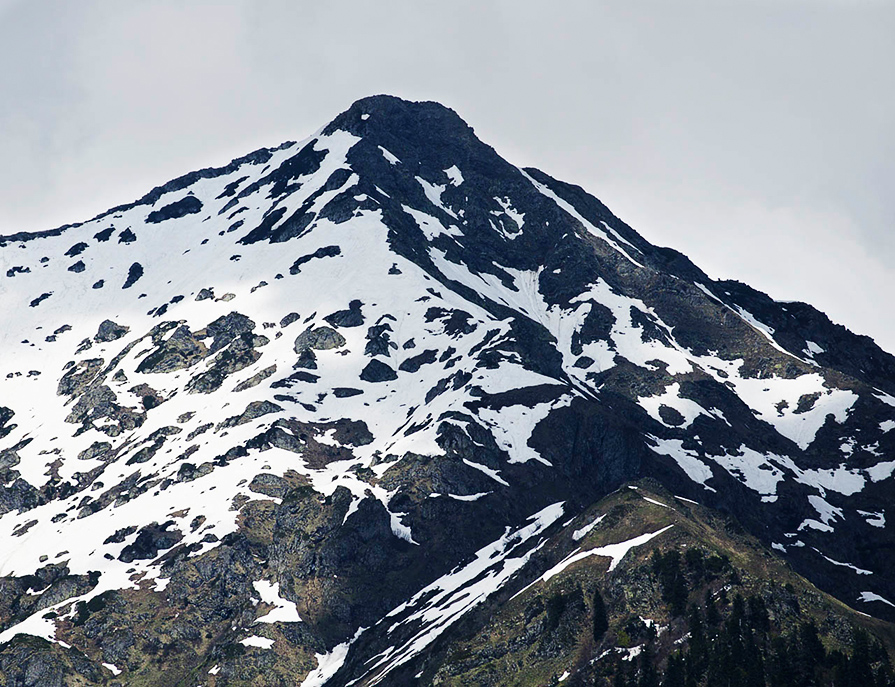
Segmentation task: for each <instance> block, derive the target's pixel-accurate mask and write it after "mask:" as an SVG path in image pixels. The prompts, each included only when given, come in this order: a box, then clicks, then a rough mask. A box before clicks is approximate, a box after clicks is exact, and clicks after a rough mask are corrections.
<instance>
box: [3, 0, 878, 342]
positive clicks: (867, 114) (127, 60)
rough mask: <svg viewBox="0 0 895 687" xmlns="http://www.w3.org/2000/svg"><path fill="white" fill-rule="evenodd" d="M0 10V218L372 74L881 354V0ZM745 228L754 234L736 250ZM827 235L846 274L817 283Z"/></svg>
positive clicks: (140, 171) (90, 5) (104, 199)
mask: <svg viewBox="0 0 895 687" xmlns="http://www.w3.org/2000/svg"><path fill="white" fill-rule="evenodd" d="M0 18H2V21H0V60H2V62H3V64H4V65H5V66H8V65H12V67H11V68H7V69H4V70H2V72H0V92H3V93H4V98H3V99H2V100H0V151H2V152H3V154H4V165H3V166H2V168H0V233H6V232H9V231H16V230H21V229H40V228H46V227H48V226H54V225H58V224H62V223H64V222H69V221H75V220H79V219H85V218H87V217H89V216H92V215H93V214H96V213H98V212H101V211H102V210H104V209H105V208H107V207H110V206H112V205H115V204H118V203H122V202H127V201H128V200H131V199H133V198H135V197H138V196H139V195H142V193H144V192H145V191H146V190H147V189H148V188H150V187H151V186H154V185H156V184H158V183H161V182H163V181H165V180H167V179H169V178H172V177H174V176H177V175H179V174H182V173H184V172H186V171H188V170H191V169H196V168H198V167H203V166H208V165H213V164H223V163H225V162H227V161H228V160H229V159H230V158H232V157H235V156H237V155H240V154H243V153H245V152H247V151H249V150H251V149H254V148H257V147H260V146H263V145H275V144H278V143H280V142H281V141H283V140H286V139H297V138H303V137H304V136H307V135H309V134H310V133H312V132H313V131H314V130H316V129H317V128H318V127H320V126H322V125H323V124H325V123H326V122H327V121H329V120H330V119H331V118H332V117H333V116H334V115H335V114H337V113H338V112H340V111H341V110H343V109H345V108H346V107H347V106H348V105H349V104H350V103H351V102H352V101H353V100H355V99H357V98H360V97H363V96H366V95H370V94H373V93H383V92H385V93H393V94H395V95H399V96H403V97H406V98H411V99H432V100H439V101H441V102H444V103H445V104H447V105H449V106H451V107H454V108H455V109H456V110H457V111H458V112H459V113H460V114H461V116H463V117H464V118H466V119H467V121H469V122H470V123H471V124H472V125H473V126H474V127H475V129H476V131H477V133H478V134H479V135H480V137H482V138H483V139H484V140H485V141H487V142H488V143H490V144H492V145H493V146H494V147H495V148H496V149H497V150H498V151H499V152H501V153H502V154H504V155H505V156H506V157H507V158H508V159H510V160H511V161H512V162H514V163H516V164H524V165H534V166H537V167H540V168H542V169H544V170H545V171H547V172H549V173H551V174H553V175H554V176H557V177H559V178H562V179H566V180H568V181H571V182H574V183H578V184H580V185H582V186H584V187H585V188H587V189H588V190H589V191H591V192H593V193H594V194H595V195H597V196H599V197H600V198H601V200H603V201H604V202H605V203H607V204H608V205H609V206H610V207H611V208H614V209H616V210H617V211H618V212H619V214H620V215H622V216H623V217H625V218H627V219H629V220H630V221H631V223H632V225H633V226H634V228H635V229H638V230H640V231H642V232H643V233H644V234H646V235H647V237H648V238H651V239H654V240H657V241H659V242H666V243H672V244H674V247H677V248H679V249H682V250H683V251H684V252H687V253H690V254H691V255H692V257H694V259H695V260H696V261H697V262H699V263H704V262H705V263H706V264H705V265H704V266H705V267H707V268H708V269H709V271H713V270H716V271H717V273H718V274H724V275H729V276H738V277H739V278H741V279H743V280H746V281H750V282H752V285H753V286H755V287H757V288H759V289H762V290H764V291H767V292H768V293H770V294H771V295H773V296H775V297H790V296H788V294H794V295H792V296H791V297H796V298H803V299H805V300H809V301H811V302H812V303H814V304H815V305H817V306H818V307H820V308H821V309H824V310H827V311H829V312H830V314H831V315H833V316H834V318H835V319H838V320H841V321H842V322H844V323H845V324H847V325H848V326H850V327H852V328H854V329H857V330H859V331H863V332H867V333H870V334H872V335H874V336H876V337H878V338H879V339H880V340H881V341H883V342H885V343H886V345H887V346H888V347H889V348H890V349H892V350H895V323H889V322H887V321H886V320H885V318H880V317H876V318H873V317H872V316H871V315H870V314H869V313H871V312H878V311H879V310H880V309H881V308H882V306H883V304H884V302H883V299H882V297H881V294H883V293H886V292H891V291H893V290H895V279H893V278H892V274H891V270H890V269H889V268H888V265H889V264H895V232H893V231H892V227H893V226H895V201H893V199H892V194H891V189H892V188H893V186H895V130H893V127H892V126H891V122H892V121H895V91H893V89H891V88H890V87H889V84H891V83H893V82H895V42H893V41H892V40H891V36H892V35H895V4H893V3H885V2H871V1H859V0H854V1H848V0H829V1H825V2H808V0H774V1H773V2H771V1H770V0H742V1H738V2H735V1H733V0H723V1H718V0H711V1H709V0H680V1H679V2H675V3H668V2H667V1H666V0H642V1H641V2H637V3H623V2H606V1H604V2H592V1H588V2H584V1H569V2H566V3H562V5H561V7H560V8H559V9H558V8H557V7H555V6H548V5H547V4H545V3H540V2H533V1H532V0H514V1H513V2H510V1H509V0H490V1H486V2H472V1H471V0H463V1H460V2H454V3H435V2H418V1H416V0H414V1H411V0H383V1H382V2H377V3H370V2H363V1H361V0H344V1H343V2H340V3H320V2H309V1H307V0H302V1H294V0H288V1H287V0H254V1H250V0H230V1H228V2H220V1H217V2H209V1H202V0H197V1H196V2H190V3H183V2H175V1H173V0H135V1H134V2H129V3H120V2H111V1H110V0H83V1H82V2H79V3H77V4H73V3H68V2H64V1H62V0H34V1H33V2H27V3H26V2H11V1H10V0H0ZM750 227H751V229H750ZM756 227H759V228H758V229H756ZM684 229H686V231H684ZM660 231H661V232H662V233H653V232H660ZM748 231H752V232H756V231H759V232H764V233H762V234H760V235H761V237H762V240H763V241H765V242H766V243H768V244H769V245H771V244H773V245H776V247H777V249H776V251H775V252H773V253H772V255H771V256H770V257H768V256H767V255H765V256H761V254H757V253H755V252H754V251H750V250H749V249H750V248H751V247H752V246H751V244H750V245H741V244H740V242H741V239H740V237H741V236H742V235H744V233H745V234H746V235H748V234H747V232H748ZM666 236H667V237H668V239H669V240H668V241H663V239H664V237H666ZM694 236H695V237H698V238H697V240H695V241H694V240H692V239H691V237H694ZM702 237H706V238H705V239H704V240H706V241H707V240H709V238H710V239H711V240H712V241H713V243H712V244H706V245H703V244H701V243H700V241H702V240H703V238H702ZM725 244H726V245H728V246H739V247H738V248H737V249H736V250H727V251H726V252H725V251H723V250H721V249H720V248H718V249H716V248H715V246H723V245H725ZM712 251H715V252H714V253H713V252H712ZM778 254H780V255H786V256H788V258H787V259H786V260H782V261H781V262H779V263H778V262H776V261H775V259H774V258H773V256H774V255H778ZM700 256H704V257H700ZM830 256H835V257H836V259H837V261H838V259H839V258H841V257H842V256H846V257H847V260H845V262H840V263H839V264H840V265H847V266H848V270H850V271H851V274H848V275H846V274H844V268H840V270H839V272H838V273H837V274H838V275H839V277H840V278H841V280H840V283H839V286H838V287H837V288H833V287H831V282H830V281H829V280H827V279H824V278H823V275H828V274H829V273H830V269H831V264H830V260H831V258H830ZM706 261H707V262H706ZM756 261H757V262H756ZM794 261H795V262H794ZM796 262H797V263H798V264H797V265H796ZM794 265H796V266H795V267H794ZM797 275H798V279H796V276H797ZM837 293H838V294H841V293H849V294H850V296H849V298H850V300H851V302H852V306H850V307H848V308H842V307H841V306H840V305H839V304H840V303H841V299H840V300H837V295H836V294H837ZM865 311H866V312H865Z"/></svg>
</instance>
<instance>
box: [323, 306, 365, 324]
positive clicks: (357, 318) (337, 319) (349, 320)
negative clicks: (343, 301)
mask: <svg viewBox="0 0 895 687" xmlns="http://www.w3.org/2000/svg"><path fill="white" fill-rule="evenodd" d="M362 306H363V303H361V302H360V301H358V300H353V301H351V302H350V303H349V304H348V309H347V310H339V311H337V312H334V313H332V314H331V315H327V316H326V317H324V318H323V319H324V320H326V321H327V322H329V323H330V324H331V325H332V326H333V327H360V326H361V325H362V324H363V323H364V315H363V313H362V312H361V307H362Z"/></svg>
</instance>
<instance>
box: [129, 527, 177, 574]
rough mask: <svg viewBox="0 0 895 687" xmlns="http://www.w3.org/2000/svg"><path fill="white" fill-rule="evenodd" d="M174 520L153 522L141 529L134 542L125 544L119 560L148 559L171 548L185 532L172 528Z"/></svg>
mask: <svg viewBox="0 0 895 687" xmlns="http://www.w3.org/2000/svg"><path fill="white" fill-rule="evenodd" d="M172 525H174V521H172V520H169V521H168V522H166V523H164V524H163V525H158V524H157V523H153V524H152V525H147V526H146V527H143V528H141V529H140V532H139V534H137V538H136V539H135V540H134V542H133V543H132V544H128V545H127V546H125V547H124V548H123V549H122V551H121V554H120V555H119V556H118V560H120V561H123V562H124V563H131V562H133V561H135V560H146V559H151V558H155V557H156V556H158V553H159V551H163V550H165V549H170V548H171V547H172V546H174V545H175V544H176V543H177V542H179V541H180V540H181V539H183V533H182V532H180V530H178V529H176V528H175V529H170V530H169V528H170V527H172Z"/></svg>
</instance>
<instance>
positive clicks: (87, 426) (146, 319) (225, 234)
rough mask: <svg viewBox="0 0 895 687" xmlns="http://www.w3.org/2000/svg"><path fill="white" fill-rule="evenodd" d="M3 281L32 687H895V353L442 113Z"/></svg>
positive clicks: (2, 392)
mask: <svg viewBox="0 0 895 687" xmlns="http://www.w3.org/2000/svg"><path fill="white" fill-rule="evenodd" d="M772 249H773V247H772V246H769V247H768V250H772ZM0 255H2V266H3V270H2V273H0V279H2V281H0V284H2V287H0V312H2V313H3V318H4V322H3V324H4V326H3V328H2V331H0V473H2V474H0V483H2V487H0V537H2V539H0V540H2V541H3V542H4V546H3V548H2V552H0V575H2V576H3V577H2V578H0V630H2V631H0V647H2V648H0V684H10V685H69V684H72V685H75V684H128V685H140V684H146V685H157V684H183V685H191V686H192V685H196V684H202V685H216V686H223V685H240V684H258V685H281V684H282V685H296V684H302V685H304V687H314V686H317V685H323V684H327V685H329V686H330V687H334V686H336V685H349V684H352V685H375V684H381V685H399V684H400V685H403V684H493V685H501V684H549V683H550V682H551V681H556V682H559V681H565V680H569V681H570V682H569V683H568V684H572V683H581V684H586V683H587V681H590V683H591V684H592V683H593V681H594V680H597V681H599V680H604V679H605V680H608V679H617V680H622V681H624V680H626V679H628V678H631V679H638V680H639V679H641V678H642V679H647V678H643V675H647V674H648V673H649V671H650V670H654V671H656V676H658V675H659V674H660V673H661V672H662V671H666V673H667V671H671V674H672V678H667V674H666V678H667V679H674V675H675V673H674V671H676V670H679V667H676V666H678V664H679V662H683V663H680V665H685V666H693V665H698V655H697V654H698V652H697V653H696V654H693V655H695V656H697V658H692V657H691V659H688V658H687V657H686V656H688V655H690V654H684V653H680V652H683V651H685V650H686V651H691V649H693V646H692V645H693V644H694V641H693V638H694V637H697V638H698V637H699V636H703V637H704V636H705V632H703V633H702V635H700V634H699V633H700V632H702V630H700V629H699V628H700V627H701V626H700V625H699V621H698V620H697V621H694V618H696V617H697V616H698V615H699V613H703V614H707V613H708V612H709V610H710V608H715V613H717V614H718V622H717V623H716V625H715V626H717V627H721V626H722V624H724V625H723V627H725V628H727V626H728V625H729V624H731V623H733V625H731V627H734V626H735V628H740V629H736V631H735V632H734V630H730V632H731V633H732V634H729V635H724V636H725V637H734V638H735V639H736V641H734V640H730V641H731V642H732V644H731V646H733V645H736V646H739V644H738V643H742V642H744V641H746V640H745V639H743V637H744V636H745V635H743V634H742V632H745V631H746V630H742V628H747V629H748V632H749V633H759V634H754V635H753V634H749V635H748V636H749V637H751V639H750V640H749V641H750V642H752V644H751V645H750V646H755V647H758V648H756V649H755V651H756V652H758V653H757V654H756V656H758V658H757V659H756V660H755V661H752V662H751V663H752V664H753V665H757V664H759V663H761V661H765V660H766V661H767V662H768V663H767V665H768V672H767V675H766V677H767V679H768V680H771V679H772V678H771V677H770V676H772V675H776V674H777V673H773V671H772V668H773V665H777V666H778V667H779V665H782V664H781V661H782V662H783V663H785V661H788V660H789V658H787V657H789V656H790V654H787V653H786V652H787V651H789V649H786V647H787V646H790V645H787V644H786V642H787V641H790V639H787V638H791V637H796V638H798V637H808V639H807V640H805V642H807V643H805V642H803V643H802V644H799V643H798V642H797V643H796V644H793V645H792V646H794V647H796V648H793V649H792V651H793V652H795V653H794V654H792V655H796V654H797V655H799V656H801V655H803V654H804V651H802V648H801V647H803V645H804V646H814V647H815V649H816V646H815V644H813V643H812V642H813V641H814V640H812V639H811V637H815V638H818V637H819V639H818V641H819V642H822V643H823V647H822V648H823V656H822V657H821V658H823V660H824V661H828V663H823V662H822V661H821V658H818V657H820V656H821V652H819V651H817V650H812V651H813V653H811V652H809V653H810V655H811V656H813V657H814V659H812V660H815V663H811V664H810V666H815V667H817V666H819V667H817V671H818V673H817V675H818V676H820V677H818V678H817V679H821V677H822V678H823V679H827V678H829V679H830V680H832V679H834V678H835V679H839V678H838V677H836V676H837V675H845V674H851V675H862V674H863V673H862V672H861V671H863V670H864V668H865V667H866V669H867V670H871V671H872V670H876V671H878V672H879V674H880V676H881V677H880V678H879V679H880V680H881V681H882V682H880V683H879V684H886V682H885V680H887V679H888V678H887V677H886V675H885V670H886V665H887V663H886V661H887V658H886V651H887V650H889V651H891V650H892V649H893V648H895V639H893V637H895V633H893V625H892V624H891V623H892V621H895V578H893V576H892V574H891V564H892V561H893V543H895V538H893V530H892V527H891V525H890V524H889V522H888V520H887V513H886V511H887V509H888V504H891V503H893V502H895V480H893V478H892V477H893V472H895V432H892V429H893V428H895V358H893V356H891V355H889V354H888V353H886V352H884V351H883V350H881V349H880V348H878V347H877V346H876V345H875V344H874V343H873V341H872V340H870V339H869V338H867V337H863V336H857V335H854V334H852V333H851V332H849V331H847V330H846V329H845V328H843V327H841V326H839V325H835V324H833V323H831V322H830V321H829V320H828V319H827V318H826V317H825V316H824V315H823V314H822V313H820V312H818V311H817V310H815V309H814V308H812V307H811V306H809V305H806V304H802V303H778V302H775V301H773V300H772V299H771V298H769V297H768V296H766V295H764V294H762V293H760V292H757V291H755V290H753V289H751V288H749V287H748V286H746V285H744V284H740V283H737V282H724V281H713V280H711V279H710V278H709V277H708V276H706V275H705V274H704V273H703V272H702V271H701V270H700V269H699V268H698V267H697V266H695V265H694V264H693V263H691V262H690V261H689V260H688V259H687V258H686V257H685V256H683V255H681V254H680V253H677V252H675V251H673V250H671V249H668V248H660V247H656V246H653V245H651V244H650V243H648V242H647V241H645V240H644V239H643V238H642V237H640V236H639V235H638V234H637V233H636V232H635V231H634V230H633V229H631V228H630V227H628V226H627V225H626V224H625V223H624V222H622V221H621V220H619V219H618V218H617V217H615V216H614V215H613V214H612V213H611V212H610V211H609V210H608V209H607V208H606V207H605V206H604V205H603V204H602V203H600V202H599V201H598V200H597V199H596V198H594V197H593V196H590V195H588V194H587V193H585V192H584V191H583V190H582V189H581V188H579V187H577V186H573V185H570V184H566V183H563V182H561V181H558V180H556V179H553V178H552V177H550V176H548V175H547V174H545V173H543V172H541V171H539V170H536V169H519V168H517V167H514V166H513V165H511V164H510V163H508V162H506V161H505V160H503V159H502V158H501V157H500V156H499V155H498V154H497V153H496V152H495V151H494V150H493V149H492V148H490V147H489V146H487V145H486V144H484V143H482V142H481V141H479V140H478V139H477V138H476V136H475V134H474V132H473V130H472V129H471V128H470V127H469V126H468V125H467V124H466V123H465V122H463V121H462V119H460V117H458V116H457V114H456V113H454V112H453V111H452V110H450V109H448V108H445V107H443V106H442V105H439V104H437V103H412V102H406V101H403V100H400V99H397V98H393V97H388V96H376V97H372V98H366V99H363V100H360V101H358V102H356V103H354V104H353V105H352V106H351V107H350V108H349V109H348V110H347V111H345V112H344V113H342V114H340V115H339V116H338V117H336V118H335V119H334V120H333V121H332V122H331V123H330V124H328V125H327V126H326V127H324V128H323V129H321V130H320V131H319V132H318V133H317V134H315V135H314V136H312V137H311V138H309V139H307V140H305V141H303V142H301V143H294V142H288V143H285V144H283V145H281V146H279V147H277V148H272V149H262V150H259V151H255V152H254V153H251V154H250V155H247V156H246V157H243V158H239V159H237V160H234V161H233V162H231V163H230V164H229V165H227V166H226V167H222V168H215V169H203V170H200V171H198V172H194V173H191V174H187V175H186V176H183V177H180V178H178V179H175V180H173V181H170V182H168V183H167V184H165V185H164V186H160V187H158V188H155V189H153V190H152V191H151V192H149V193H148V194H146V195H145V196H144V197H143V198H141V199H140V200H138V201H136V202H134V203H131V204H128V205H123V206H120V207H116V208H113V209H112V210H109V211H108V212H106V213H104V214H102V215H100V216H99V217H96V218H94V219H93V220H90V221H89V222H85V223H83V224H73V225H67V226H64V227H60V228H58V229H53V230H50V231H46V232H37V233H24V232H23V233H18V234H12V235H8V236H2V237H0ZM629 487H632V488H629ZM653 552H655V553H653ZM691 552H692V553H691ZM675 556H677V559H675ZM697 559H699V560H701V561H703V563H699V562H698V561H697ZM674 560H677V563H675V562H674ZM669 561H671V562H669ZM681 561H684V563H681ZM706 561H712V563H711V564H710V566H709V567H710V569H709V572H708V573H706V572H705V569H704V568H701V567H699V566H703V564H704V563H705V562H706ZM712 566H713V567H712ZM669 571H670V572H669ZM539 580H540V581H539ZM783 580H786V582H787V585H788V586H786V587H784V588H781V587H780V585H779V584H778V583H779V582H780V581H783ZM666 587H667V589H666ZM576 590H577V591H576ZM681 590H683V591H681ZM598 597H599V598H600V599H601V600H600V601H597V598H598ZM716 598H718V599H720V601H719V602H718V607H717V608H716V607H715V605H714V601H711V600H712V599H716ZM737 598H739V599H740V600H739V601H736V599H737ZM557 599H558V600H557ZM738 604H739V605H738ZM744 604H746V606H744ZM690 606H692V607H693V608H695V609H696V616H694V615H693V614H692V613H689V614H688V612H686V611H685V610H684V609H686V608H689V607H690ZM601 608H602V609H603V610H602V611H601V610H600V609H601ZM743 608H747V610H748V612H747V611H743ZM760 608H764V609H765V611H767V615H768V617H767V622H765V620H760V622H759V620H755V619H756V618H759V619H761V618H764V617H765V616H764V615H762V613H764V612H760ZM700 609H701V610H700ZM738 609H739V610H738ZM755 609H759V610H755ZM794 609H798V610H794ZM753 611H754V612H753ZM520 614H521V615H520ZM604 616H605V617H604ZM641 616H642V617H643V618H645V620H639V621H638V622H639V625H638V623H637V622H633V620H632V619H635V618H636V619H639V618H641ZM706 617H708V616H706ZM744 619H747V620H748V623H747V620H744ZM809 619H814V620H816V622H817V624H816V625H809V624H806V623H807V622H808V620H809ZM647 621H648V622H647ZM632 623H633V624H632ZM750 623H751V624H750ZM598 626H599V628H602V632H597V629H599V628H598ZM635 626H636V627H635ZM715 626H711V627H715ZM806 627H807V628H808V629H807V630H806V629H805V628H806ZM811 627H815V629H816V630H817V632H819V633H820V634H819V635H812V632H814V630H811ZM644 628H646V629H644ZM661 628H664V629H662V630H661V632H659V630H660V629H661ZM756 628H757V629H756ZM762 628H764V629H762ZM741 630H742V632H741ZM726 631H727V630H726V629H725V632H726ZM865 631H866V632H869V633H870V635H865V634H863V633H864V632H865ZM719 632H720V630H719ZM694 633H696V634H694ZM737 633H739V634H737ZM760 633H763V634H760ZM794 633H795V634H794ZM799 633H801V634H799ZM806 633H807V634H806ZM554 636H555V637H556V639H555V640H549V641H548V638H550V637H554ZM720 636H721V635H718V637H716V638H715V639H718V638H719V637H720ZM588 637H589V639H588ZM867 637H870V639H867ZM718 641H721V640H720V639H718ZM792 641H796V640H792ZM762 642H764V643H763V644H762ZM780 642H783V643H784V644H783V645H779V643H780ZM879 642H881V643H882V644H878V643H879ZM778 645H779V646H783V647H784V648H783V649H780V648H779V646H778ZM638 647H639V649H638ZM761 647H764V648H761ZM868 647H876V648H874V649H873V651H871V650H870V648H868ZM879 647H885V648H882V649H881V648H879ZM619 649H623V650H625V651H626V652H627V653H624V655H622V653H620V652H619ZM628 649H630V650H628ZM675 651H677V652H679V653H680V657H679V656H678V654H676V653H675ZM693 651H695V650H693ZM761 651H765V653H764V654H762V653H761ZM607 652H608V653H607ZM781 652H782V653H781ZM799 652H802V653H799ZM874 652H875V653H874ZM691 653H692V652H691ZM639 654H643V656H645V657H650V660H649V661H646V660H645V659H639V660H640V661H641V663H642V666H641V667H639V668H633V669H632V670H634V671H635V676H634V677H632V676H631V675H629V674H628V673H625V670H627V668H626V666H635V665H640V664H638V663H637V662H636V661H635V660H634V659H635V657H636V656H638V655H639ZM718 655H719V656H720V655H722V654H718ZM723 655H726V654H723ZM750 655H751V654H750ZM601 656H602V657H603V658H602V659H601V658H600V657H601ZM781 657H782V658H781ZM622 658H629V659H630V660H629V661H623V660H622ZM759 659H760V660H759ZM731 660H733V659H731ZM793 660H794V659H793ZM601 661H603V662H602V663H601ZM606 661H609V663H610V664H611V667H610V668H605V669H604V667H603V666H604V664H606ZM687 661H690V662H689V663H688V662H687ZM774 661H776V662H777V663H773V662H774ZM837 661H838V663H837ZM849 661H852V663H849ZM772 664H773V665H772ZM778 664H779V665H778ZM706 665H708V664H706ZM761 665H765V664H764V663H761ZM786 665H789V664H786ZM799 665H802V666H803V667H804V665H807V664H805V661H802V663H800V664H799ZM619 666H620V667H619ZM837 666H838V668H837ZM843 666H845V667H843ZM849 666H851V669H853V670H851V669H850V668H849ZM855 666H858V667H857V668H856V667H855ZM688 669H689V668H688ZM811 669H812V670H813V669H814V668H811ZM693 670H695V669H693ZM719 670H720V669H719ZM774 670H776V668H774ZM780 670H783V669H780ZM787 670H788V669H787ZM793 670H794V669H793ZM805 670H809V669H808V668H805ZM607 671H608V672H607ZM637 671H640V672H637ZM705 671H708V668H705ZM705 671H703V673H700V674H699V676H697V677H698V679H699V680H705V679H709V677H707V676H710V675H711V673H709V672H705ZM837 671H838V672H837ZM629 672H630V671H629ZM691 672H692V671H691ZM778 672H779V671H778ZM785 672H786V670H783V673H785ZM790 672H792V671H790ZM865 672H866V671H865ZM566 673H568V675H566V676H565V677H563V675H565V674H566ZM722 673H723V674H725V675H728V674H730V675H732V674H734V672H732V671H722ZM781 674H782V673H781ZM626 675H627V677H626ZM693 675H694V676H695V675H696V673H693ZM637 676H640V677H637ZM647 677H648V675H647ZM697 677H693V680H697ZM656 679H657V680H658V677H656ZM763 679H764V678H763ZM843 679H844V678H843ZM582 681H583V682H582ZM598 684H600V683H599V682H598ZM616 684H627V683H624V682H617V683H616ZM642 684H647V683H642ZM669 684H672V683H669ZM694 684H696V683H695V682H694ZM743 684H745V683H743ZM749 684H756V683H749ZM761 684H763V683H761ZM768 684H784V683H782V682H779V681H778V682H768ZM824 684H826V683H824ZM837 684H838V683H837ZM863 684H866V681H864V683H862V687H863Z"/></svg>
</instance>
